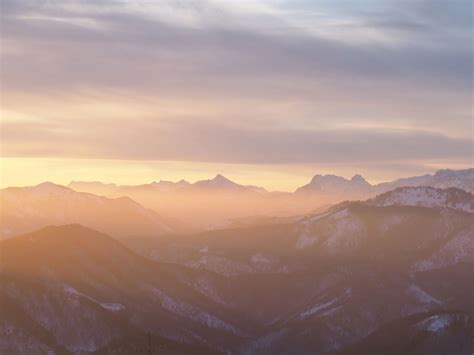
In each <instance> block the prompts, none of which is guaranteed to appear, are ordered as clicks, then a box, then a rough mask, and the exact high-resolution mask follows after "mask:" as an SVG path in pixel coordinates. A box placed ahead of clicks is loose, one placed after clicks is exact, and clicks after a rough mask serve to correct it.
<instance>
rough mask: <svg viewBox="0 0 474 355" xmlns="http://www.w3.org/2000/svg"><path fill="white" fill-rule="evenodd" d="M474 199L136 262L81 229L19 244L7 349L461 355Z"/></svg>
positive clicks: (456, 196)
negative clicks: (438, 352)
mask: <svg viewBox="0 0 474 355" xmlns="http://www.w3.org/2000/svg"><path fill="white" fill-rule="evenodd" d="M473 200H474V196H473V195H471V194H469V193H465V192H463V191H460V190H457V189H447V190H439V189H434V188H423V189H422V190H420V188H409V189H398V190H395V191H393V192H390V193H388V194H385V195H381V196H379V197H377V198H375V199H373V200H369V201H367V202H353V203H344V204H341V205H338V206H335V207H333V208H332V209H330V210H328V211H326V212H325V213H323V214H315V215H310V216H307V217H305V218H303V219H300V220H297V221H291V222H288V223H286V224H280V225H266V226H259V227H252V228H240V229H234V230H222V231H212V232H206V233H201V234H197V235H182V236H178V235H175V236H161V237H158V238H130V239H125V240H124V241H125V243H126V245H127V246H128V247H129V248H130V249H132V250H134V251H133V252H132V251H130V250H129V249H127V248H125V247H124V246H122V245H121V244H119V243H118V242H116V241H114V240H113V239H111V238H109V237H107V236H105V235H103V234H100V233H96V232H94V231H91V230H89V229H85V228H82V227H79V226H65V227H55V228H46V229H43V230H41V231H39V232H36V233H33V234H29V235H25V236H21V237H15V238H11V239H9V240H5V241H3V242H2V243H1V244H0V247H1V250H2V253H3V262H2V288H1V292H2V300H3V301H2V302H4V304H6V305H8V308H9V310H11V311H9V312H10V313H9V315H8V317H10V318H7V320H6V321H5V320H4V321H3V325H2V326H1V328H0V329H1V330H0V332H2V334H7V333H8V332H10V333H8V334H15V336H13V337H12V336H10V337H8V338H6V337H5V338H3V337H2V339H3V340H2V343H1V344H0V345H1V347H0V350H2V349H11V348H12V347H14V346H19V345H18V344H22V346H26V345H23V344H30V345H31V348H35V349H36V348H38V347H42V349H54V350H57V351H58V352H60V351H61V350H68V351H72V352H74V351H103V352H105V353H106V351H107V349H114V350H117V351H118V350H120V351H123V352H124V353H127V351H128V353H130V351H131V350H130V349H132V348H127V346H129V347H130V346H131V347H134V346H135V347H137V349H138V347H140V346H141V345H142V344H143V343H144V342H145V339H146V333H147V332H150V333H151V336H152V338H153V339H154V341H155V342H157V343H159V344H160V346H163V347H164V348H166V349H168V350H169V351H170V352H173V351H176V352H178V353H179V352H182V353H193V352H194V353H203V352H204V353H209V354H210V353H219V352H221V351H226V350H227V351H233V352H235V353H249V354H257V353H258V354H262V353H263V354H279V353H280V354H295V353H296V354H303V353H315V354H324V353H330V352H333V351H343V352H344V351H345V353H347V354H352V353H355V354H379V353H380V349H390V348H391V347H392V345H391V344H393V343H394V342H396V340H394V339H398V337H399V336H400V335H403V337H402V338H403V340H402V341H399V342H398V343H397V344H398V345H399V347H394V348H393V349H399V350H400V349H401V350H403V351H402V353H408V354H419V353H420V352H421V353H430V350H432V349H433V348H435V347H437V346H438V345H439V344H438V343H439V342H442V344H443V346H444V347H440V348H439V349H442V351H443V352H442V353H443V354H451V353H453V352H452V350H453V349H454V348H453V347H452V346H451V345H450V344H452V343H456V344H457V346H459V348H458V349H461V350H462V352H460V353H463V352H464V351H465V349H469V347H471V346H472V338H471V335H469V334H471V333H472V326H471V325H470V324H471V323H470V321H471V318H472V312H474V301H473V300H474V286H473V285H474V273H473V272H472V270H473V267H474V259H473V256H474V252H473V251H474V215H473V214H472V213H471V212H470V206H472V202H473ZM466 206H467V207H466ZM138 254H141V255H143V256H146V257H147V258H144V257H142V256H139V255H138ZM12 327H13V328H12ZM12 329H13V330H12ZM406 329H408V330H406ZM407 334H408V335H407ZM394 337H395V338H394ZM440 339H441V340H440ZM15 344H16V345H15ZM127 344H128V345H127ZM437 344H438V345H437ZM25 349H26V348H25ZM5 351H6V350H5ZM351 351H352V352H351ZM364 351H365V352H364ZM392 353H394V354H395V353H397V352H392ZM399 353H400V352H399ZM455 353H456V352H455ZM464 353H466V354H467V352H464Z"/></svg>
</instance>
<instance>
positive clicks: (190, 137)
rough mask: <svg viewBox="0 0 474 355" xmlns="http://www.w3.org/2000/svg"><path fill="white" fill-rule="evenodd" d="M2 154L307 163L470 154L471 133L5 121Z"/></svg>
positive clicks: (415, 158)
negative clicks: (55, 124) (93, 125)
mask: <svg viewBox="0 0 474 355" xmlns="http://www.w3.org/2000/svg"><path fill="white" fill-rule="evenodd" d="M4 137H5V138H6V139H5V140H4V151H3V156H19V157H21V156H26V157H28V156H38V157H41V156H53V157H54V156H58V157H71V158H101V159H125V160H172V161H192V162H214V163H243V164H307V163H308V164H309V163H316V164H320V163H342V164H350V163H353V162H367V163H368V162H374V161H380V160H384V161H387V162H388V161H402V160H432V159H449V158H469V157H471V156H472V146H473V141H472V140H471V139H462V138H452V137H448V136H446V135H441V134H436V133H430V132H424V131H399V130H398V131H397V130H393V131H388V130H380V129H365V130H361V129H360V130H319V131H311V130H291V129H287V130H282V129H273V130H269V129H249V128H241V127H229V126H223V125H218V124H215V123H214V124H211V123H203V122H199V123H196V124H189V123H187V124H186V125H184V126H179V125H175V124H168V125H164V124H162V123H160V124H155V123H153V121H151V122H148V124H142V125H137V124H135V123H133V122H129V123H128V124H122V125H120V126H114V125H113V124H111V125H110V126H108V127H102V128H101V129H94V130H91V129H90V128H89V127H88V126H87V125H84V126H82V127H55V128H52V127H49V126H45V125H44V124H41V123H36V124H33V123H31V122H28V123H23V124H21V123H18V122H10V123H7V124H5V125H4Z"/></svg>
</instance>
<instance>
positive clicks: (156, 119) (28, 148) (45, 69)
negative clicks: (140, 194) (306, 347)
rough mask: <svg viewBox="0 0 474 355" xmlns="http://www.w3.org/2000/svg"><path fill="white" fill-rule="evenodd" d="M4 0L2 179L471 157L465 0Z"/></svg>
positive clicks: (375, 175)
mask: <svg viewBox="0 0 474 355" xmlns="http://www.w3.org/2000/svg"><path fill="white" fill-rule="evenodd" d="M0 3H1V23H0V26H1V27H0V36H1V42H0V44H1V46H0V53H1V71H0V74H1V78H0V79H1V81H0V83H1V97H0V99H1V107H0V109H1V111H0V113H1V126H0V129H1V131H0V133H1V145H0V169H1V172H2V174H1V181H0V185H1V186H3V187H5V186H12V185H15V186H20V185H31V184H36V183H39V182H42V181H45V180H49V181H54V182H57V183H67V182H69V181H70V180H101V181H104V182H116V183H129V184H130V183H146V182H151V181H154V180H160V179H165V180H174V181H177V180H180V179H182V178H185V179H187V180H190V181H195V180H198V179H203V178H210V177H212V176H214V175H215V174H217V173H222V174H224V175H226V176H227V177H229V178H231V179H233V180H236V181H237V182H240V183H247V184H258V185H261V186H264V187H266V188H269V189H280V190H288V191H290V190H293V189H295V188H296V187H298V186H300V185H302V184H304V183H307V182H308V181H309V180H310V179H311V176H312V175H315V174H326V173H332V174H338V175H342V176H345V177H351V176H352V175H354V174H356V173H361V174H363V175H364V176H365V177H366V178H367V179H368V180H369V181H371V182H381V181H386V180H391V179H394V178H398V177H404V176H411V175H419V174H423V173H431V172H433V171H435V170H436V169H439V168H467V167H472V166H473V165H474V162H473V155H474V152H473V149H474V148H473V147H474V145H473V139H474V138H473V137H474V128H473V111H472V110H473V102H472V100H473V91H472V80H473V66H472V63H473V31H472V30H473V28H472V16H473V11H472V2H471V1H470V0H450V1H449V2H447V1H444V0H394V1H391V0H384V1H380V0H361V1H357V2H356V1H338V0H311V1H309V0H286V1H285V0H261V1H246V0H239V1H230V0H219V1H218V0H216V1H208V0H199V1H196V0H194V1H193V0H170V1H168V0H163V1H150V0H148V1H140V0H138V1H113V0H98V1H68V0H61V1H52V0H50V1H29V0H14V1H13V0H0Z"/></svg>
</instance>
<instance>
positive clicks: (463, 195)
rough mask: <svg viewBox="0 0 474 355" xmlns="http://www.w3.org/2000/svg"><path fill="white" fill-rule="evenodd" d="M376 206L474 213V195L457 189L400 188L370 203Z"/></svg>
mask: <svg viewBox="0 0 474 355" xmlns="http://www.w3.org/2000/svg"><path fill="white" fill-rule="evenodd" d="M368 204H370V205H374V206H391V205H397V206H421V207H429V208H433V207H449V208H453V209H457V210H462V211H465V212H470V213H474V195H472V194H471V193H469V192H466V191H464V190H461V189H457V188H448V189H438V188H434V187H400V188H397V189H395V190H393V191H390V192H386V193H384V194H381V195H379V196H377V197H375V198H374V199H372V200H370V201H369V202H368Z"/></svg>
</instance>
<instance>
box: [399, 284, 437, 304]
mask: <svg viewBox="0 0 474 355" xmlns="http://www.w3.org/2000/svg"><path fill="white" fill-rule="evenodd" d="M406 293H407V294H408V295H410V296H413V297H415V298H416V300H417V301H418V302H420V303H423V304H429V303H436V304H442V302H441V301H439V300H437V299H436V298H434V297H433V296H431V295H430V294H429V293H427V292H426V291H423V290H422V289H421V288H420V287H418V286H417V285H410V287H408V288H407V290H406Z"/></svg>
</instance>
